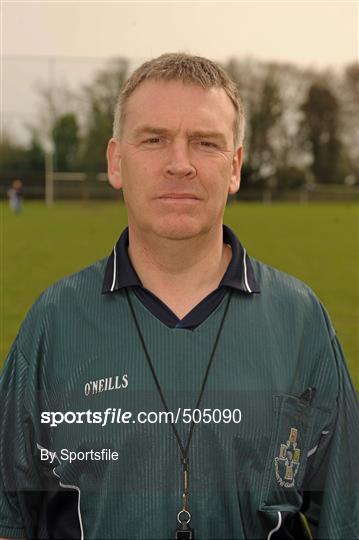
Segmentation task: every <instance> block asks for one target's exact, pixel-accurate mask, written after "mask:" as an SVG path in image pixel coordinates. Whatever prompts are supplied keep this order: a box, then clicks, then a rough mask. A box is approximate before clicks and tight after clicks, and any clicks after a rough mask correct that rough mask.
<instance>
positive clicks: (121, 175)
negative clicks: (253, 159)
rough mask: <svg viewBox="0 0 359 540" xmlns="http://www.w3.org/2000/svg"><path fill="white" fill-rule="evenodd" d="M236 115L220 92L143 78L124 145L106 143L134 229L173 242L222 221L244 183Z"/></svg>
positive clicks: (127, 119)
mask: <svg viewBox="0 0 359 540" xmlns="http://www.w3.org/2000/svg"><path fill="white" fill-rule="evenodd" d="M234 118H235V110H234V106H233V104H232V102H231V101H230V99H229V97H228V96H227V94H226V92H225V91H224V90H223V89H222V88H210V89H203V88H202V87H200V86H197V85H193V84H183V83H182V82H180V81H151V80H149V81H145V82H144V83H142V84H140V85H139V86H138V88H136V90H135V91H134V93H133V94H132V95H131V96H130V98H129V99H128V102H127V105H126V116H125V121H124V125H123V129H122V137H121V141H120V142H119V141H116V140H115V139H111V140H110V142H109V145H108V150H107V156H108V164H109V167H108V174H109V179H110V182H111V184H112V185H113V186H114V187H115V188H118V189H119V188H122V189H123V195H124V200H125V203H126V206H127V211H128V222H129V226H130V230H131V228H132V229H133V230H134V229H135V230H136V231H138V232H141V233H144V234H154V235H156V236H157V237H162V238H169V239H177V240H180V239H187V238H193V237H195V236H200V235H202V234H205V233H207V232H209V231H210V230H211V229H212V228H215V227H218V226H219V225H220V224H221V223H222V217H223V212H224V208H225V204H226V200H227V196H228V194H232V193H235V192H236V191H237V190H238V188H239V183H240V168H241V163H242V148H241V147H240V148H239V149H237V150H235V149H234V145H233V123H234Z"/></svg>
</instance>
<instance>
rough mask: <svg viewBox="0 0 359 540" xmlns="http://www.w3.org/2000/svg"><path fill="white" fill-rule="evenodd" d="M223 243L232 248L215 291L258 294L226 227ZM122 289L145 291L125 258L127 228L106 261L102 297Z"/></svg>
mask: <svg viewBox="0 0 359 540" xmlns="http://www.w3.org/2000/svg"><path fill="white" fill-rule="evenodd" d="M223 242H224V243H225V244H229V245H230V246H231V249H232V259H231V261H230V263H229V265H228V268H227V270H226V273H225V274H224V276H223V278H222V281H221V282H220V284H219V286H218V288H220V287H232V288H233V289H237V290H238V291H241V292H244V293H247V294H252V293H259V292H260V289H259V286H258V284H257V282H256V280H255V277H254V272H253V266H252V263H251V260H250V257H249V256H248V254H247V252H246V250H245V248H244V247H243V246H242V245H241V243H240V242H239V240H238V238H237V237H236V235H235V234H234V233H233V232H232V231H231V229H230V228H229V227H227V226H226V225H223ZM124 287H141V288H142V289H144V287H143V285H142V283H141V281H140V279H139V277H138V275H137V274H136V271H135V269H134V267H133V266H132V264H131V261H130V258H129V256H128V227H126V229H125V230H124V231H123V232H122V234H121V236H120V238H119V239H118V241H117V243H116V245H115V247H114V248H113V250H112V253H111V255H110V256H109V258H108V261H107V265H106V270H105V276H104V281H103V287H102V293H112V292H115V291H119V290H120V289H122V288H124Z"/></svg>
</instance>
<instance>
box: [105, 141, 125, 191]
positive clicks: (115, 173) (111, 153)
mask: <svg viewBox="0 0 359 540" xmlns="http://www.w3.org/2000/svg"><path fill="white" fill-rule="evenodd" d="M106 157H107V175H108V179H109V182H110V184H111V186H112V187H113V188H115V189H121V188H122V178H121V152H120V142H119V141H118V140H117V139H114V138H113V137H112V139H110V140H109V141H108V145H107V151H106Z"/></svg>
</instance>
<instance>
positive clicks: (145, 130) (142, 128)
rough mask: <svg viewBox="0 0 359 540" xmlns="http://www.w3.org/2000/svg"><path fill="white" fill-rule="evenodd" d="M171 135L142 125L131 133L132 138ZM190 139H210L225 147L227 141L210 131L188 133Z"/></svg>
mask: <svg viewBox="0 0 359 540" xmlns="http://www.w3.org/2000/svg"><path fill="white" fill-rule="evenodd" d="M170 133H171V130H169V129H167V128H164V127H161V126H153V125H143V126H139V127H138V128H136V129H135V130H134V132H133V135H134V137H140V136H141V135H146V134H151V135H169V134H170ZM189 135H190V137H204V138H210V139H216V140H218V141H219V142H221V143H222V144H224V145H226V143H227V141H226V138H225V136H224V135H223V133H221V132H219V131H211V130H201V129H198V130H195V131H191V132H190V134H189Z"/></svg>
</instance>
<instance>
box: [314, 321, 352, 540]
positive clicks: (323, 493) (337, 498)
mask: <svg viewBox="0 0 359 540" xmlns="http://www.w3.org/2000/svg"><path fill="white" fill-rule="evenodd" d="M330 354H331V356H332V358H333V360H334V365H333V364H332V370H333V371H332V374H331V376H332V377H333V378H337V395H336V396H333V412H332V416H331V419H330V421H329V422H328V425H327V426H326V428H325V429H324V430H323V431H322V432H321V435H320V439H319V441H318V445H317V448H313V450H312V452H315V455H314V456H313V458H314V459H313V460H312V462H311V466H310V468H309V471H308V474H307V480H306V484H305V497H306V498H307V508H306V509H305V512H304V513H305V515H306V518H307V520H308V522H309V524H310V526H311V528H312V531H313V532H314V534H313V536H314V537H315V538H318V539H329V538H330V539H337V540H343V539H346V540H354V539H356V538H359V478H358V476H359V474H358V473H359V467H358V456H359V414H358V402H357V396H356V392H355V390H354V388H353V385H352V382H351V379H350V376H349V373H348V370H347V367H346V363H345V359H344V355H343V351H342V349H341V346H340V343H339V341H338V338H337V337H336V335H335V334H334V331H333V335H332V338H331V351H330Z"/></svg>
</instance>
